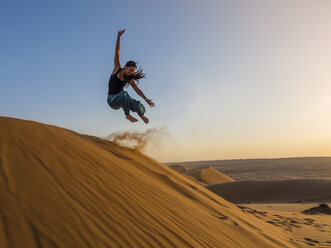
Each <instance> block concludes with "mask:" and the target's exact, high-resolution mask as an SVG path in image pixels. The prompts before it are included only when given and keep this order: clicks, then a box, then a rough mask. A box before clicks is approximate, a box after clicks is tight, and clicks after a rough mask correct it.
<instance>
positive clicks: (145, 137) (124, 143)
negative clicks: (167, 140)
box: [106, 128, 168, 151]
mask: <svg viewBox="0 0 331 248" xmlns="http://www.w3.org/2000/svg"><path fill="white" fill-rule="evenodd" d="M167 134H168V132H167V130H166V128H150V129H148V130H147V131H145V132H138V131H123V132H115V133H112V134H110V135H108V136H107V137H106V139H107V140H109V141H111V142H113V143H114V144H116V145H118V146H121V147H126V148H129V149H132V150H138V151H143V150H146V148H147V147H150V146H154V147H155V146H157V145H158V143H159V142H160V140H161V139H162V138H163V137H164V136H165V135H167Z"/></svg>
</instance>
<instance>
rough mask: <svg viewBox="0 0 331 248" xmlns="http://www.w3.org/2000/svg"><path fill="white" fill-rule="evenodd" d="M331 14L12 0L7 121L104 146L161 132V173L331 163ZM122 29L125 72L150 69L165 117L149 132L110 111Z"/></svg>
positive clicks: (246, 6) (312, 5) (244, 1)
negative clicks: (243, 161)
mask: <svg viewBox="0 0 331 248" xmlns="http://www.w3.org/2000/svg"><path fill="white" fill-rule="evenodd" d="M330 13H331V1H329V0H292V1H288V0H277V1H276V0H273V1H272V0H223V1H222V0H204V1H203V0H190V1H189V0H168V1H161V0H153V1H152V0H141V1H133V0H126V1H110V0H96V1H91V0H66V1H63V0H58V1H50V0H38V1H37V0H31V1H23V0H4V1H1V3H0V35H1V39H0V85H1V86H0V87H1V88H0V89H1V90H0V116H9V117H15V118H20V119H27V120H33V121H37V122H42V123H46V124H51V125H56V126H61V127H64V128H67V129H71V130H74V131H76V132H79V133H85V134H90V135H95V136H98V137H102V138H103V137H106V136H108V135H109V134H111V133H114V132H120V131H138V132H145V131H147V130H149V129H150V128H154V129H156V130H161V131H160V134H159V135H157V136H155V137H154V139H152V140H151V143H150V145H149V147H148V148H147V150H146V151H145V152H146V153H147V154H148V155H150V156H151V157H153V158H155V159H157V160H159V161H161V162H171V161H193V160H213V159H234V158H235V159H237V158H269V157H270V158H275V157H298V156H331V128H330V127H331V70H330V68H331V29H330V27H331V15H330ZM120 29H126V32H125V33H124V34H123V36H122V37H121V50H120V61H121V65H122V67H123V66H124V65H125V63H126V62H127V61H128V60H135V61H138V68H139V67H141V68H142V69H143V71H144V72H145V73H146V77H147V78H144V79H142V80H140V82H139V84H138V87H139V88H140V89H141V90H142V91H143V92H144V93H145V95H146V96H147V97H148V98H150V99H152V100H153V101H154V103H155V105H156V106H155V108H150V107H149V106H148V105H147V104H145V106H146V110H147V111H146V116H147V117H148V118H149V119H150V123H149V124H148V125H145V124H144V123H143V122H142V121H139V122H138V123H131V122H129V121H128V120H126V119H125V116H124V113H123V111H122V110H112V109H111V108H110V107H109V106H108V105H107V101H106V99H107V91H108V80H109V76H110V74H111V72H112V70H113V68H114V64H113V61H114V52H115V44H116V37H117V32H118V30H120ZM125 90H127V91H128V92H129V94H130V95H131V96H132V97H133V98H135V99H137V100H141V101H143V100H142V99H141V98H140V97H139V96H138V95H137V94H136V93H135V92H134V90H133V89H132V88H130V87H129V88H126V89H125ZM133 115H134V114H133Z"/></svg>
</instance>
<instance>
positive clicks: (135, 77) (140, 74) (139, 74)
mask: <svg viewBox="0 0 331 248" xmlns="http://www.w3.org/2000/svg"><path fill="white" fill-rule="evenodd" d="M125 66H126V67H130V66H134V67H136V68H137V63H136V62H135V61H132V60H130V61H128V62H127V63H126V64H125ZM145 76H146V74H145V73H143V70H142V69H141V68H139V70H137V71H135V72H134V73H133V74H131V75H129V76H127V75H125V76H124V78H125V81H126V82H127V83H129V82H130V81H131V80H132V79H133V80H134V81H136V82H139V79H142V78H146V77H145Z"/></svg>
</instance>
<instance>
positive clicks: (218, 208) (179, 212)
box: [0, 117, 307, 248]
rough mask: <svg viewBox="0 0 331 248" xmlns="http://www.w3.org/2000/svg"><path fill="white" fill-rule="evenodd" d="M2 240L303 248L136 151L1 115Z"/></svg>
mask: <svg viewBox="0 0 331 248" xmlns="http://www.w3.org/2000/svg"><path fill="white" fill-rule="evenodd" d="M0 152H1V157H0V158H1V159H0V185H1V187H0V241H1V248H9V247H10V248H13V247H15V248H19V247H31V248H33V247H61V248H63V247H71V248H72V247H80V248H82V247H222V248H223V247H224V248H227V247H228V248H234V247H238V248H239V247H240V248H246V247H247V248H248V247H279V248H285V247H307V245H306V244H305V243H304V242H302V240H299V241H295V238H294V236H293V235H292V234H291V233H290V232H288V231H286V230H284V229H282V228H280V227H277V226H275V225H273V224H272V223H268V222H266V221H264V220H261V219H260V218H257V217H256V216H254V214H251V213H246V212H245V211H243V209H241V208H239V207H238V206H236V205H235V204H233V203H230V202H228V201H226V200H224V199H223V198H221V197H219V196H217V195H216V194H214V193H212V192H211V191H209V190H208V189H206V188H205V187H202V186H201V185H199V184H197V183H195V182H194V181H192V180H190V179H189V178H187V177H185V176H183V175H181V174H179V173H178V172H176V171H173V170H172V169H170V168H168V167H167V166H165V165H163V164H161V163H159V162H157V161H155V160H153V159H151V158H149V157H147V156H145V155H144V154H142V153H140V152H139V151H134V150H129V149H125V148H121V147H118V146H116V145H114V144H113V143H111V142H109V141H106V140H103V139H100V138H97V137H92V136H88V135H82V134H78V133H76V132H73V131H70V130H67V129H63V128H60V127H56V126H51V125H46V124H41V123H37V122H33V121H25V120H20V119H15V118H7V117H0Z"/></svg>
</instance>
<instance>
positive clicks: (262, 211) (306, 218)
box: [239, 203, 331, 248]
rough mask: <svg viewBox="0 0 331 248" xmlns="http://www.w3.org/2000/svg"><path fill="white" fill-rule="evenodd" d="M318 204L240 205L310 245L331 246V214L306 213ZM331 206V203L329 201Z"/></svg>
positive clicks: (246, 210)
mask: <svg viewBox="0 0 331 248" xmlns="http://www.w3.org/2000/svg"><path fill="white" fill-rule="evenodd" d="M317 205H318V204H307V203H304V204H293V203H292V204H248V205H247V204H245V205H240V206H239V207H240V208H242V209H243V211H244V212H246V213H250V214H252V215H254V216H256V217H257V218H260V219H262V220H264V221H266V222H268V223H270V224H272V225H275V226H277V227H280V228H282V229H284V230H286V231H288V232H290V233H292V234H293V235H294V240H296V241H300V242H304V243H305V244H307V245H308V246H309V247H320V248H322V247H324V248H326V247H331V215H327V214H304V213H303V211H304V210H307V209H310V208H314V207H316V206H317ZM329 206H331V203H329Z"/></svg>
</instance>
